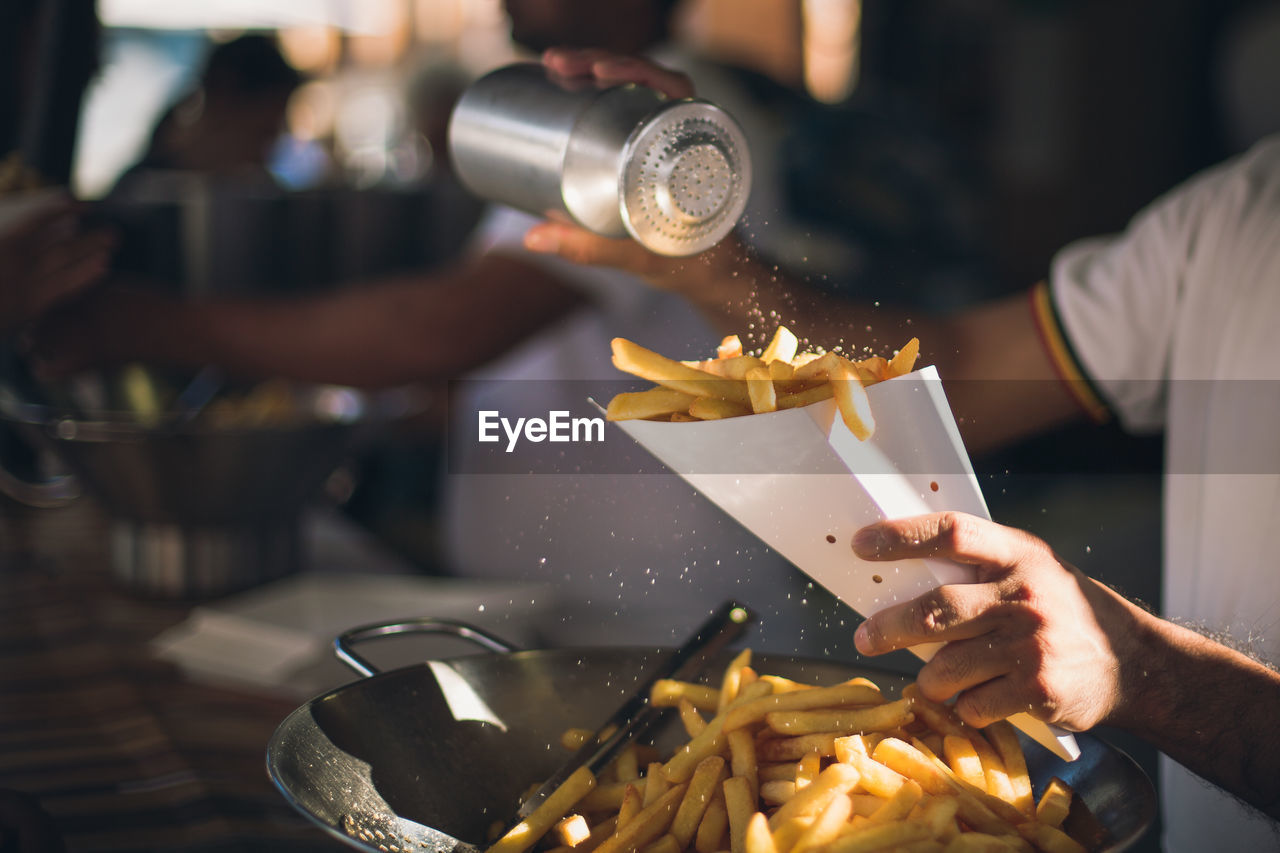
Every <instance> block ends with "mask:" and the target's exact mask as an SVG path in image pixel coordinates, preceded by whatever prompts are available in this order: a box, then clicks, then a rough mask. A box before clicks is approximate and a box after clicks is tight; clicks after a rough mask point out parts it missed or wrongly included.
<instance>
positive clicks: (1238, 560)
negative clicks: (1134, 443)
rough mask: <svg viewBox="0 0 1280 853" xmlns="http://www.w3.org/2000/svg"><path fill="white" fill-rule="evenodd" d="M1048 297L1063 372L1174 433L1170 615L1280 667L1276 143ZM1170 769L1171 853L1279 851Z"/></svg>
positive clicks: (1185, 198) (1063, 256)
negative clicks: (1059, 339)
mask: <svg viewBox="0 0 1280 853" xmlns="http://www.w3.org/2000/svg"><path fill="white" fill-rule="evenodd" d="M1049 288H1050V294H1049V295H1048V296H1049V298H1046V299H1043V300H1042V301H1041V303H1040V304H1041V305H1043V306H1045V307H1046V309H1047V310H1046V312H1045V313H1047V314H1056V317H1053V316H1049V317H1044V316H1042V317H1041V320H1042V322H1043V323H1044V324H1045V325H1048V326H1050V327H1052V325H1053V324H1054V322H1055V321H1056V323H1058V324H1059V325H1060V328H1061V331H1062V332H1063V333H1064V334H1063V338H1062V343H1065V345H1066V346H1064V347H1054V346H1053V345H1052V341H1053V338H1054V335H1053V331H1054V330H1053V329H1052V328H1050V329H1049V332H1048V334H1047V335H1046V338H1047V339H1048V340H1049V341H1050V349H1051V350H1055V351H1054V352H1053V355H1054V356H1055V358H1056V359H1057V360H1058V362H1059V366H1060V367H1062V368H1063V369H1064V371H1066V372H1067V374H1068V375H1070V374H1071V371H1073V370H1076V369H1078V370H1079V371H1081V372H1082V374H1083V376H1084V377H1085V378H1087V380H1088V381H1089V382H1090V383H1091V385H1092V387H1093V388H1095V389H1096V391H1097V392H1098V394H1099V395H1100V397H1101V400H1102V402H1104V403H1105V405H1106V406H1107V407H1108V408H1110V409H1111V410H1112V411H1113V412H1115V413H1116V415H1117V416H1118V417H1119V418H1120V420H1121V422H1122V423H1123V424H1124V425H1125V426H1126V427H1127V428H1129V429H1131V430H1133V431H1135V432H1156V431H1160V430H1163V431H1164V433H1165V438H1166V460H1165V465H1166V469H1165V489H1164V522H1165V523H1164V593H1163V611H1164V612H1163V615H1164V616H1166V617H1169V618H1172V619H1174V620H1177V621H1180V622H1184V623H1188V622H1189V623H1191V624H1192V625H1194V626H1196V627H1201V628H1203V629H1205V630H1207V631H1210V632H1226V633H1227V634H1229V635H1230V637H1231V639H1232V641H1233V642H1234V643H1236V644H1239V645H1243V646H1245V647H1246V648H1247V649H1248V650H1249V651H1250V652H1252V653H1253V654H1255V655H1256V656H1258V657H1260V658H1262V659H1264V660H1266V661H1268V662H1270V663H1272V664H1273V665H1274V664H1280V560H1278V559H1277V556H1276V553H1275V550H1274V547H1273V530H1274V527H1275V525H1276V523H1277V520H1278V519H1280V137H1271V138H1269V139H1266V140H1263V141H1262V142H1261V143H1259V144H1258V145H1256V146H1255V147H1254V148H1253V149H1252V150H1251V151H1249V152H1248V153H1247V154H1244V155H1242V156H1240V157H1238V158H1236V159H1234V160H1231V161H1229V162H1227V163H1225V164H1223V165H1221V166H1218V167H1215V168H1213V169H1210V170H1208V171H1206V172H1204V173H1202V174H1200V175H1198V176H1196V177H1194V178H1193V179H1191V180H1189V181H1188V182H1187V183H1185V184H1184V185H1182V186H1181V187H1179V188H1177V189H1175V190H1174V191H1172V192H1170V193H1169V194H1167V195H1166V196H1164V197H1162V198H1160V199H1158V200H1157V201H1156V202H1154V203H1153V204H1152V205H1150V206H1149V207H1148V208H1146V209H1145V210H1143V211H1142V212H1141V213H1140V214H1138V216H1136V217H1135V218H1134V220H1133V221H1132V222H1131V223H1130V225H1129V227H1128V228H1127V230H1126V231H1125V232H1124V233H1123V234H1121V235H1119V236H1117V237H1114V238H1107V239H1091V240H1085V241H1081V242H1079V243H1075V244H1073V245H1071V246H1068V247H1067V248H1065V249H1064V250H1062V251H1061V252H1060V253H1059V254H1058V256H1057V257H1056V258H1055V259H1054V262H1053V266H1052V270H1051V275H1050V281H1049ZM1240 701H1241V702H1247V701H1249V700H1248V697H1246V696H1241V697H1240ZM1161 761H1162V764H1161V786H1162V799H1163V815H1164V826H1165V839H1164V842H1165V847H1166V849H1167V850H1171V851H1181V850H1186V851H1204V850H1250V851H1253V850H1280V826H1278V825H1277V824H1276V823H1274V822H1271V821H1268V820H1266V819H1265V818H1263V817H1261V816H1260V815H1259V814H1258V813H1256V812H1253V811H1251V810H1247V809H1245V808H1244V807H1242V806H1241V805H1240V804H1239V803H1238V802H1237V801H1236V800H1234V799H1233V798H1231V797H1228V796H1226V795H1224V794H1222V793H1221V792H1219V791H1218V790H1217V789H1216V788H1213V789H1211V788H1210V786H1208V785H1207V783H1205V782H1203V781H1202V780H1200V779H1198V778H1197V777H1195V776H1193V775H1192V774H1190V773H1188V772H1187V771H1186V770H1184V769H1183V768H1182V767H1180V766H1179V765H1177V764H1176V763H1174V762H1173V761H1171V760H1168V759H1165V758H1163V757H1162V759H1161Z"/></svg>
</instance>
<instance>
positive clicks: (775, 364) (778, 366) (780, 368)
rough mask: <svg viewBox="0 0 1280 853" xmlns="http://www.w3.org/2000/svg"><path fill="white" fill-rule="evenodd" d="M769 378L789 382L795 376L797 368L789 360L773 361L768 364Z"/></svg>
mask: <svg viewBox="0 0 1280 853" xmlns="http://www.w3.org/2000/svg"><path fill="white" fill-rule="evenodd" d="M768 370H769V378H770V379H772V380H773V381H774V382H788V381H790V380H791V379H792V377H794V376H795V373H796V369H795V367H793V366H792V365H791V362H789V361H771V362H769V364H768Z"/></svg>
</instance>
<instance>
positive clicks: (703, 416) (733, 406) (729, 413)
mask: <svg viewBox="0 0 1280 853" xmlns="http://www.w3.org/2000/svg"><path fill="white" fill-rule="evenodd" d="M719 381H721V382H728V381H729V380H727V379H722V380H719ZM689 414H690V415H692V416H693V417H695V418H697V419H698V420H700V421H718V420H720V419H722V418H740V417H742V416H743V415H749V414H751V404H750V402H747V403H739V402H736V401H734V400H721V399H719V398H717V397H698V398H697V399H695V400H694V401H693V402H692V403H690V404H689Z"/></svg>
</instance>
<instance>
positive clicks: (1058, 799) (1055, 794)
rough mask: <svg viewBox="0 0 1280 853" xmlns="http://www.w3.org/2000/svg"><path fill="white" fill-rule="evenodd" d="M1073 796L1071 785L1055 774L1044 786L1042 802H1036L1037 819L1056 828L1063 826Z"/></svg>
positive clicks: (1041, 796)
mask: <svg viewBox="0 0 1280 853" xmlns="http://www.w3.org/2000/svg"><path fill="white" fill-rule="evenodd" d="M1073 796H1074V792H1073V791H1072V790H1071V786H1070V785H1068V784H1067V783H1066V782H1063V781H1062V780H1061V779H1059V778H1058V777H1057V776H1054V777H1053V778H1051V779H1050V780H1049V784H1047V785H1045V786H1044V793H1042V794H1041V795H1040V802H1039V803H1036V820H1038V821H1040V822H1041V823H1043V824H1045V825H1047V826H1052V827H1055V828H1056V827H1059V826H1062V822H1063V821H1064V820H1066V819H1067V813H1068V812H1069V811H1071V798H1072V797H1073Z"/></svg>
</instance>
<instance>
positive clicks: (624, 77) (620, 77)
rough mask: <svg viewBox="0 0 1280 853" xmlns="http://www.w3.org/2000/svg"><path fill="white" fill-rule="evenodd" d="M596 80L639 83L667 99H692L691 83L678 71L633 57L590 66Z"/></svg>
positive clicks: (612, 59) (617, 58)
mask: <svg viewBox="0 0 1280 853" xmlns="http://www.w3.org/2000/svg"><path fill="white" fill-rule="evenodd" d="M592 70H593V71H594V72H595V75H596V78H597V79H599V80H600V81H601V82H604V83H639V84H640V85H641V86H648V87H649V88H650V89H657V90H658V91H659V92H661V93H663V94H664V95H666V96H667V97H669V98H691V97H693V81H691V80H690V79H689V78H688V77H686V76H685V75H684V74H681V73H680V72H679V71H672V70H670V69H668V68H663V67H662V66H660V65H655V64H653V63H652V62H649V61H648V60H645V59H639V58H637V57H633V56H613V57H608V58H606V59H602V60H600V61H598V62H596V63H595V64H594V65H593V66H592Z"/></svg>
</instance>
